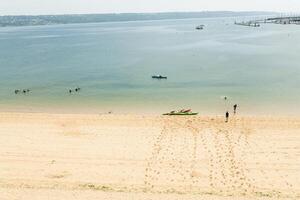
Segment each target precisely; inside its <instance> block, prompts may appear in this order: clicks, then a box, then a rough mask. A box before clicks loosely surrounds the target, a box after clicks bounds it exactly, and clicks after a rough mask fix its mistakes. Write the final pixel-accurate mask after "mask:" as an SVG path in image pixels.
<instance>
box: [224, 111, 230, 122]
mask: <svg viewBox="0 0 300 200" xmlns="http://www.w3.org/2000/svg"><path fill="white" fill-rule="evenodd" d="M225 117H226V120H225V122H226V123H227V122H228V119H229V112H228V111H227V112H226V114H225Z"/></svg>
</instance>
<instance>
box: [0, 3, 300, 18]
mask: <svg viewBox="0 0 300 200" xmlns="http://www.w3.org/2000/svg"><path fill="white" fill-rule="evenodd" d="M203 10H231V11H253V10H255V11H281V12H298V13H299V12H300V0H0V15H10V14H11V15H12V14H69V13H120V12H165V11H203Z"/></svg>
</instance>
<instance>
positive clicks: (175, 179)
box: [0, 113, 300, 200]
mask: <svg viewBox="0 0 300 200" xmlns="http://www.w3.org/2000/svg"><path fill="white" fill-rule="evenodd" d="M0 199H1V200H12V199H18V200H19V199H24V200H44V199H47V200H48V199H51V200H52V199H55V200H61V199H82V200H83V199H84V200H85V199H89V200H93V199H128V200H129V199H130V200H136V199H145V200H150V199H151V200H152V199H153V200H156V199H157V200H158V199H160V200H161V199H170V200H171V199H172V200H173V199H178V200H179V199H180V200H181V199H182V200H185V199H186V200H191V199H195V200H196V199H197V200H198V199H208V200H209V199H212V200H213V199H216V200H219V199H247V200H248V199H300V118H299V119H297V118H293V119H292V118H281V119H279V118H263V117H251V118H250V117H247V118H246V117H245V118H243V117H240V118H235V119H231V121H230V123H228V124H225V123H224V120H223V118H217V117H162V116H133V115H59V114H28V113H27V114H24V113H0Z"/></svg>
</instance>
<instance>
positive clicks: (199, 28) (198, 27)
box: [196, 24, 204, 30]
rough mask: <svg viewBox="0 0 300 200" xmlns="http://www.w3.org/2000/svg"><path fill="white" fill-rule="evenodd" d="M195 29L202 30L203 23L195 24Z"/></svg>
mask: <svg viewBox="0 0 300 200" xmlns="http://www.w3.org/2000/svg"><path fill="white" fill-rule="evenodd" d="M196 29H197V30H203V29H204V25H203V24H202V25H199V26H196Z"/></svg>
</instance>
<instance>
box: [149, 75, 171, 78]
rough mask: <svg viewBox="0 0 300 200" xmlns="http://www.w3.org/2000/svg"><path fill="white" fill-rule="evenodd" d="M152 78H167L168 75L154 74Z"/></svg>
mask: <svg viewBox="0 0 300 200" xmlns="http://www.w3.org/2000/svg"><path fill="white" fill-rule="evenodd" d="M152 78H155V79H167V78H168V77H166V76H162V75H154V76H152Z"/></svg>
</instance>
